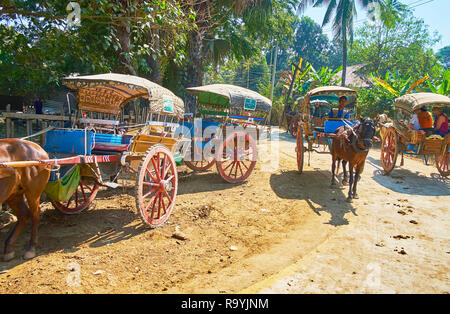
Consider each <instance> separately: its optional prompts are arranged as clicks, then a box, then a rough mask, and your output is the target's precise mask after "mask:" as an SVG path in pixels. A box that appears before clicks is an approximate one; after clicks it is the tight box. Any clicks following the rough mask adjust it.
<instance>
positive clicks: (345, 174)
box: [342, 160, 348, 186]
mask: <svg viewBox="0 0 450 314" xmlns="http://www.w3.org/2000/svg"><path fill="white" fill-rule="evenodd" d="M346 166H347V161H345V160H342V169H343V171H344V178H343V179H342V185H344V186H346V185H348V176H347V168H346Z"/></svg>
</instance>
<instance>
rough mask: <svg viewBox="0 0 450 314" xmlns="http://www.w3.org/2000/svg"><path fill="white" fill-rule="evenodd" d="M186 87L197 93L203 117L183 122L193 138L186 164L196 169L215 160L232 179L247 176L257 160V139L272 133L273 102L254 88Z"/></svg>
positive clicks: (225, 178)
mask: <svg viewBox="0 0 450 314" xmlns="http://www.w3.org/2000/svg"><path fill="white" fill-rule="evenodd" d="M186 91H187V92H188V93H190V94H192V95H195V96H196V97H197V115H196V118H200V119H195V120H194V121H193V122H184V123H183V125H185V126H187V127H188V128H189V129H190V130H191V136H192V138H193V141H192V145H191V155H190V156H191V158H189V159H190V160H188V158H185V160H184V162H185V164H186V165H187V166H188V167H189V168H191V169H192V170H194V171H205V170H207V169H209V168H211V167H212V166H213V165H214V164H215V165H216V167H217V171H218V172H219V174H220V176H221V177H222V178H223V179H224V180H225V181H227V182H230V183H238V182H242V181H244V180H245V179H247V178H248V177H249V176H250V174H251V172H252V171H253V168H254V167H255V164H256V157H257V151H256V144H257V141H258V140H259V139H261V138H264V137H267V136H268V135H269V134H270V127H267V126H266V123H267V118H268V115H269V113H270V111H271V108H272V102H271V101H270V100H269V99H267V98H266V97H263V96H261V95H260V94H258V93H256V92H254V91H251V90H248V89H246V88H243V87H239V86H234V85H227V84H213V85H206V86H200V87H192V88H187V89H186ZM221 139H222V141H221ZM216 150H217V151H216Z"/></svg>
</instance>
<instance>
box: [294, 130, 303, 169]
mask: <svg viewBox="0 0 450 314" xmlns="http://www.w3.org/2000/svg"><path fill="white" fill-rule="evenodd" d="M295 151H296V152H297V168H298V172H299V173H300V174H302V173H303V161H304V155H305V149H304V147H303V132H302V127H301V126H300V125H299V126H298V127H297V146H296V147H295Z"/></svg>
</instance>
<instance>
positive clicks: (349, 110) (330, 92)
mask: <svg viewBox="0 0 450 314" xmlns="http://www.w3.org/2000/svg"><path fill="white" fill-rule="evenodd" d="M344 96H345V97H346V99H347V103H346V106H345V107H344V112H343V115H342V117H340V118H337V116H338V115H337V110H336V109H337V108H335V107H336V104H337V103H338V101H339V99H340V98H341V97H344ZM356 102H357V92H356V91H355V90H353V89H350V88H346V87H339V86H325V87H319V88H316V89H313V90H311V91H310V92H308V93H307V94H306V96H305V97H304V99H303V101H302V103H301V113H300V122H299V126H298V129H297V146H296V152H297V166H298V171H299V172H300V173H302V172H303V163H304V154H305V152H309V153H310V154H311V152H316V153H319V154H330V151H331V145H332V143H333V138H334V137H335V133H334V132H335V131H336V130H337V129H338V128H339V127H341V126H344V125H347V126H349V127H353V126H354V125H355V123H356V121H355V120H354V116H355V110H356ZM330 112H332V113H333V117H330ZM304 140H306V146H305V144H304Z"/></svg>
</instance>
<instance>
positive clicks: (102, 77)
mask: <svg viewBox="0 0 450 314" xmlns="http://www.w3.org/2000/svg"><path fill="white" fill-rule="evenodd" d="M62 82H63V84H64V85H66V86H67V87H69V88H70V89H73V90H77V91H78V108H79V109H80V110H86V111H92V112H102V113H110V114H119V113H120V111H121V109H122V108H123V106H125V104H127V103H128V102H130V101H132V100H134V99H138V98H141V97H142V98H147V99H148V100H149V103H150V110H151V111H152V112H160V113H165V114H173V115H177V116H182V115H183V114H184V103H183V101H182V100H181V98H179V97H177V96H176V95H175V94H174V93H172V92H171V91H170V90H168V89H167V88H164V87H162V86H160V85H158V84H156V83H153V82H151V81H149V80H147V79H144V78H141V77H138V76H132V75H126V74H116V73H108V74H98V75H87V76H75V77H66V78H64V79H63V80H62Z"/></svg>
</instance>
